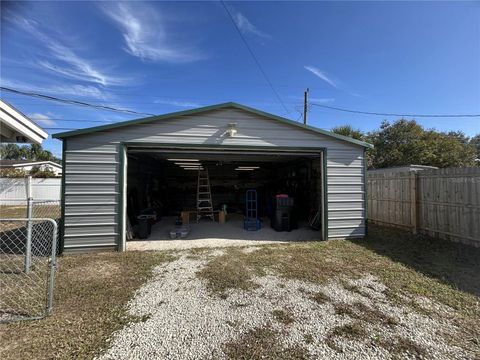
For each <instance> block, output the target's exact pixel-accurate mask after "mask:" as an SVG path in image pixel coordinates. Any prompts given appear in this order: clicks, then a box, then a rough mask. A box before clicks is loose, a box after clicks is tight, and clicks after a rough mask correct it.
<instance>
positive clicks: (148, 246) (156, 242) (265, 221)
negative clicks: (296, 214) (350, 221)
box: [127, 214, 320, 250]
mask: <svg viewBox="0 0 480 360" xmlns="http://www.w3.org/2000/svg"><path fill="white" fill-rule="evenodd" d="M174 222H175V217H174V216H170V217H166V218H164V219H162V220H161V221H160V222H158V223H156V224H155V225H153V227H152V233H151V235H150V237H149V238H148V239H146V240H137V239H136V240H132V241H129V242H127V250H173V249H188V248H201V247H226V246H248V245H262V244H272V243H288V242H300V241H318V240H320V232H319V231H316V230H313V229H312V228H311V227H310V226H309V225H308V222H306V221H302V222H300V223H299V224H298V229H294V230H292V231H281V232H277V231H275V230H274V229H272V228H271V227H270V219H269V218H268V217H263V218H262V228H261V229H260V230H258V231H247V230H244V229H243V216H242V215H241V214H232V215H229V216H227V221H226V222H225V223H224V224H220V223H218V222H217V221H211V220H200V221H199V223H195V222H194V223H191V224H190V232H189V234H188V235H187V237H185V238H184V239H173V240H172V239H171V238H170V231H171V230H172V228H173V226H172V224H174Z"/></svg>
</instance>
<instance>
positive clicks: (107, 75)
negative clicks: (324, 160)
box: [0, 2, 480, 155]
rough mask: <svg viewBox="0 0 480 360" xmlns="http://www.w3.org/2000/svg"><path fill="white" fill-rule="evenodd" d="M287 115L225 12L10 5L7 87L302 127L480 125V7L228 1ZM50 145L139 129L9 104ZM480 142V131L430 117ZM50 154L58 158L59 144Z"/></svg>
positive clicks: (79, 113) (104, 114) (5, 33)
mask: <svg viewBox="0 0 480 360" xmlns="http://www.w3.org/2000/svg"><path fill="white" fill-rule="evenodd" d="M227 7H228V8H229V10H230V11H231V13H232V15H233V17H234V19H235V22H236V23H237V25H238V27H239V29H240V30H241V32H242V33H243V35H244V37H245V39H246V40H247V42H248V43H249V45H250V47H251V48H252V50H253V51H254V53H255V54H256V56H257V58H258V60H259V61H260V63H261V64H262V66H263V68H264V69H265V72H266V73H267V75H268V77H269V79H270V80H271V82H272V83H273V86H274V88H275V89H276V91H277V92H278V93H279V95H280V97H281V99H282V100H283V102H284V104H285V106H286V108H287V110H285V109H284V107H283V106H282V105H281V104H280V102H279V101H278V99H277V98H276V96H275V94H274V93H273V91H272V90H271V88H270V87H269V86H268V84H267V83H266V81H265V79H264V78H263V77H262V74H261V73H260V71H259V70H258V68H257V67H256V65H255V63H254V61H253V60H252V58H251V56H250V54H249V53H248V51H247V49H246V48H245V46H244V44H243V43H242V42H241V39H240V37H239V35H238V33H237V32H236V30H235V28H234V27H233V24H232V22H231V20H230V19H229V18H228V16H227V14H226V12H225V10H224V8H223V6H222V5H221V3H218V2H181V3H173V2H150V3H146V2H130V3H114V2H107V3H95V2H35V3H27V2H21V3H5V2H2V22H1V27H2V28H1V30H2V32H1V63H0V65H1V83H2V86H7V87H14V88H17V89H21V90H29V91H34V92H39V93H43V94H48V95H53V96H60V97H64V98H68V99H75V100H80V101H86V102H90V103H95V104H105V105H108V106H114V107H118V108H125V109H131V110H135V111H139V112H145V113H155V114H162V113H167V112H172V111H178V110H184V109H188V108H194V107H198V106H204V105H210V104H215V103H220V102H225V101H235V102H239V103H242V104H245V105H249V106H252V107H256V108H259V109H261V110H264V111H268V112H272V113H275V114H278V115H281V116H286V117H288V118H291V119H293V120H299V121H301V113H300V112H301V110H302V101H303V91H304V89H305V88H306V87H309V88H310V101H311V103H312V104H313V103H317V104H324V105H329V106H336V107H343V108H350V109H356V110H362V111H373V112H395V113H417V114H418V113H427V114H456V113H457V114H458V113H461V114H466V113H472V114H473V113H475V114H479V113H480V3H479V2H464V3H462V2H280V3H279V2H277V3H273V2H228V3H227ZM1 96H2V98H4V99H5V100H7V101H9V102H10V103H12V104H13V105H14V106H16V107H17V108H18V109H20V110H21V111H23V112H24V113H25V114H28V115H29V116H30V117H31V118H33V119H34V120H35V121H37V122H38V124H39V125H41V126H43V127H45V128H47V129H48V131H49V132H50V133H55V132H60V131H62V130H60V129H65V130H66V129H70V128H82V127H90V126H95V125H101V124H105V123H109V122H117V121H121V120H127V119H133V118H138V117H139V116H134V115H128V114H122V113H114V112H108V111H100V110H92V109H88V108H82V107H77V106H70V105H62V104H59V103H54V102H48V101H44V100H39V99H33V98H28V97H23V96H18V95H13V94H10V93H7V92H2V94H1ZM384 119H388V120H391V121H394V120H396V119H397V117H384V116H368V115H359V114H348V113H342V112H338V111H334V110H327V109H323V108H320V107H317V106H313V105H312V106H311V109H310V113H309V124H311V125H314V126H317V127H320V128H324V129H331V128H332V127H334V126H337V125H343V124H351V125H353V126H354V127H356V128H360V129H361V130H364V131H369V130H372V129H375V128H378V126H379V125H380V123H381V121H382V120H384ZM417 120H419V122H420V123H421V124H423V125H424V126H425V127H427V128H436V129H438V130H442V131H443V130H445V131H446V130H462V131H464V132H465V133H466V134H467V135H470V136H472V135H474V134H476V133H478V132H480V118H462V119H454V118H441V119H438V118H422V119H417ZM44 146H45V148H47V149H49V150H52V151H53V152H54V153H55V154H56V155H60V153H61V150H60V149H61V146H60V142H59V141H57V140H52V139H49V140H47V141H46V142H45V144H44Z"/></svg>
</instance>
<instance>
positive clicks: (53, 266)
mask: <svg viewBox="0 0 480 360" xmlns="http://www.w3.org/2000/svg"><path fill="white" fill-rule="evenodd" d="M52 226H53V231H52V232H53V234H52V257H51V258H50V261H49V264H50V277H49V281H48V301H47V314H49V315H50V313H51V312H52V309H53V292H54V290H55V275H56V272H57V231H58V230H57V228H58V225H57V223H56V222H55V221H54V220H52Z"/></svg>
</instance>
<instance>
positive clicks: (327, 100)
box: [289, 95, 335, 103]
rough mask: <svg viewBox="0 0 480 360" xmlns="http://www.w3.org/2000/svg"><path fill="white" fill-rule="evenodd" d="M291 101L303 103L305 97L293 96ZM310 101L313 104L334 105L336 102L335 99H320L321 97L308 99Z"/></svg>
mask: <svg viewBox="0 0 480 360" xmlns="http://www.w3.org/2000/svg"><path fill="white" fill-rule="evenodd" d="M289 98H290V99H293V100H298V101H302V103H303V100H304V97H303V96H301V97H300V96H296V95H291V96H289ZM308 101H311V102H316V103H332V102H334V101H335V98H319V97H310V96H309V97H308Z"/></svg>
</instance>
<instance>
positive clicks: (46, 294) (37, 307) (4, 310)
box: [0, 218, 58, 323]
mask: <svg viewBox="0 0 480 360" xmlns="http://www.w3.org/2000/svg"><path fill="white" fill-rule="evenodd" d="M57 228H58V226H57V222H56V221H55V220H53V219H48V218H35V219H33V218H30V219H28V218H17V219H14V218H10V219H5V218H2V219H0V323H4V322H11V321H18V320H32V319H40V318H43V317H45V316H46V315H48V314H49V313H50V312H51V310H52V307H53V290H54V284H55V270H56V261H57V260H56V255H57V249H56V247H57Z"/></svg>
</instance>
